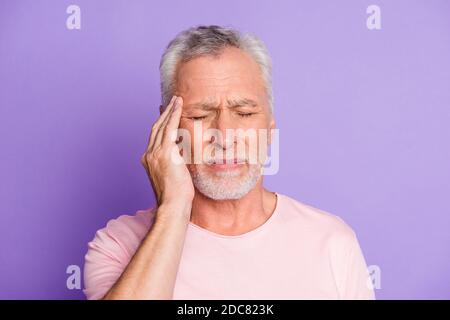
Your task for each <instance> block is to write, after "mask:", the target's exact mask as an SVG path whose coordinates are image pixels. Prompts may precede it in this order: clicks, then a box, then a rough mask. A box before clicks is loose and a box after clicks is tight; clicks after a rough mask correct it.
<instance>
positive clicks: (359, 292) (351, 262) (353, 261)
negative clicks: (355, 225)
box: [340, 232, 375, 300]
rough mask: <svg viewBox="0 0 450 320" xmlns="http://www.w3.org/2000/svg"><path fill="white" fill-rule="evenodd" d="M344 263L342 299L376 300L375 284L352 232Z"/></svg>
mask: <svg viewBox="0 0 450 320" xmlns="http://www.w3.org/2000/svg"><path fill="white" fill-rule="evenodd" d="M346 247H347V249H346V256H347V258H346V260H345V262H344V264H343V265H344V266H345V267H344V273H343V282H342V286H341V288H340V291H341V298H342V299H345V300H374V299H375V293H374V290H373V284H372V281H371V278H370V275H369V271H368V269H367V265H366V261H365V259H364V256H363V253H362V250H361V247H360V245H359V242H358V239H357V237H356V235H355V234H354V233H353V232H352V234H351V236H350V237H349V239H348V243H347V246H346Z"/></svg>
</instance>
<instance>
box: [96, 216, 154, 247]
mask: <svg viewBox="0 0 450 320" xmlns="http://www.w3.org/2000/svg"><path fill="white" fill-rule="evenodd" d="M154 212H155V210H154V208H150V209H146V210H139V211H137V212H136V213H135V214H133V215H129V214H123V215H121V216H119V217H117V218H115V219H111V220H109V221H108V222H107V223H106V226H105V227H103V228H101V229H99V230H97V232H96V233H95V237H94V239H93V240H92V241H91V242H89V244H88V247H89V248H103V249H106V250H108V249H109V250H116V251H117V250H119V251H122V252H121V253H122V254H123V255H125V256H130V255H131V256H132V255H133V254H134V252H135V250H136V249H137V247H138V246H139V244H140V242H141V241H142V239H143V238H144V236H145V235H146V234H147V232H148V230H149V228H150V227H151V225H152V224H153V221H154Z"/></svg>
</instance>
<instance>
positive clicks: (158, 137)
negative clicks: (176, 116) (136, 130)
mask: <svg viewBox="0 0 450 320" xmlns="http://www.w3.org/2000/svg"><path fill="white" fill-rule="evenodd" d="M181 103H182V98H181V97H177V98H176V99H175V101H174V103H173V107H172V108H171V110H170V113H169V114H168V115H167V117H166V119H165V120H164V123H163V124H161V126H160V128H159V130H158V133H157V134H156V137H155V146H159V145H161V141H162V139H163V136H164V131H165V128H166V126H167V123H168V122H169V120H170V119H171V117H172V115H173V112H174V110H178V109H179V108H180V107H181ZM177 106H178V107H177Z"/></svg>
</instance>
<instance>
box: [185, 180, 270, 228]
mask: <svg viewBox="0 0 450 320" xmlns="http://www.w3.org/2000/svg"><path fill="white" fill-rule="evenodd" d="M276 201H277V199H276V195H275V194H274V193H272V192H270V191H267V190H266V189H264V188H263V186H262V177H260V179H259V181H258V182H257V184H256V186H255V187H254V188H253V189H252V190H251V191H250V192H249V193H247V194H246V195H245V196H243V197H242V198H240V199H237V200H213V199H210V198H207V197H205V196H204V195H203V194H201V193H200V192H199V191H198V190H196V192H195V196H194V200H193V202H192V212H191V222H192V223H194V224H196V225H198V226H200V227H202V228H204V229H207V230H209V231H211V232H214V233H218V234H221V235H231V236H232V235H239V234H243V233H246V232H249V231H251V230H253V229H255V228H257V227H259V226H261V225H262V224H264V222H266V221H267V219H269V218H270V216H271V215H272V213H273V211H274V209H275V206H276Z"/></svg>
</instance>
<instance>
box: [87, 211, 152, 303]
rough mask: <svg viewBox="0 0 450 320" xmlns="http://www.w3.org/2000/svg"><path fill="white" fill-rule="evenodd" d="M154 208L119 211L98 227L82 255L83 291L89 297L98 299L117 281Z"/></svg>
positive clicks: (137, 245)
mask: <svg viewBox="0 0 450 320" xmlns="http://www.w3.org/2000/svg"><path fill="white" fill-rule="evenodd" d="M154 212H155V210H154V209H147V210H139V211H137V212H136V213H135V214H134V215H121V216H119V217H118V218H116V219H112V220H110V221H108V223H107V224H106V226H105V227H103V228H101V229H99V230H97V232H96V233H95V236H94V239H92V241H90V242H89V243H88V250H87V253H86V255H85V263H84V286H85V289H84V290H83V291H84V293H85V295H86V297H87V298H88V299H100V298H101V297H103V296H104V295H105V293H106V292H107V291H108V290H109V289H110V288H111V287H112V286H113V284H114V283H115V282H116V281H117V279H118V278H119V276H120V275H121V274H122V272H123V270H124V269H125V267H126V266H127V265H128V263H129V261H130V260H131V258H132V257H133V255H134V253H135V252H136V250H137V248H138V247H139V245H140V243H141V241H142V239H143V238H144V237H145V235H146V234H147V232H148V230H149V229H150V227H151V225H152V223H153V221H154Z"/></svg>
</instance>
